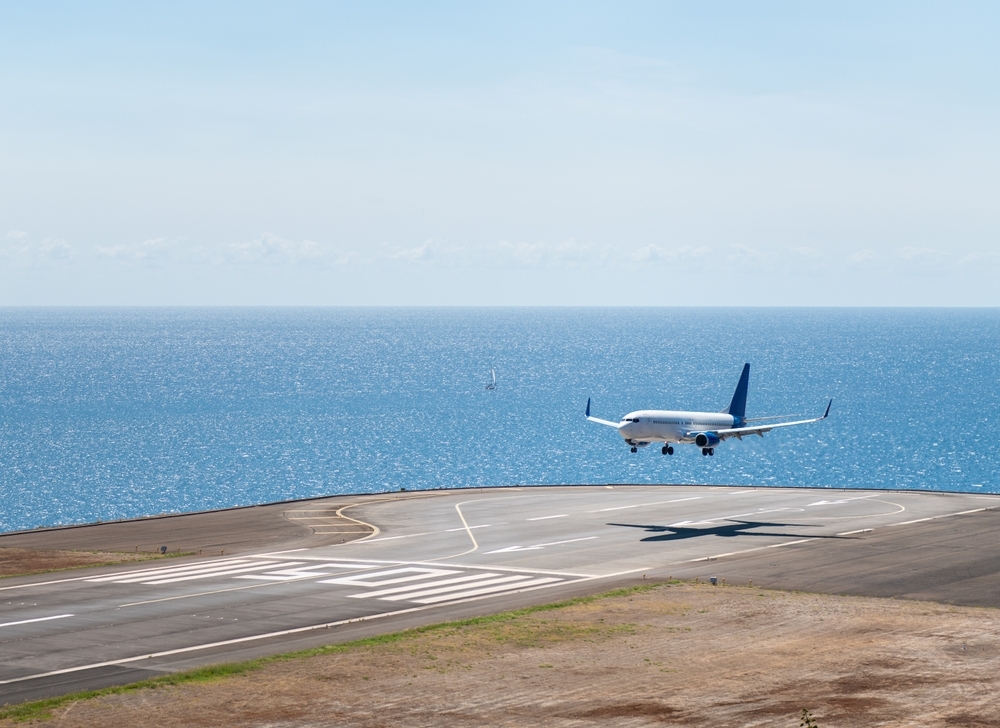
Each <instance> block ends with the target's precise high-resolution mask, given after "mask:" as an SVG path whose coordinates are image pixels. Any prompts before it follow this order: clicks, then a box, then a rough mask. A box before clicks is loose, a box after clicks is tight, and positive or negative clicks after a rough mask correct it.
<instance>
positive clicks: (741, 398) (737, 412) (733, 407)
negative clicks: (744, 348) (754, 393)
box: [722, 362, 750, 420]
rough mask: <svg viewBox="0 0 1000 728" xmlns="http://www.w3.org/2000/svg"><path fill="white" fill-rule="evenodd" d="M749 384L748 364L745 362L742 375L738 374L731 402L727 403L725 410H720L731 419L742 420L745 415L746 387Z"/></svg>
mask: <svg viewBox="0 0 1000 728" xmlns="http://www.w3.org/2000/svg"><path fill="white" fill-rule="evenodd" d="M749 384H750V363H749V362H747V363H746V364H744V365H743V373H742V374H740V383H739V384H737V385H736V391H735V392H733V401H732V402H730V403H729V406H728V407H726V409H724V410H722V411H723V412H726V413H728V414H731V415H732V416H733V417H738V418H739V419H741V420H742V419H743V418H744V417H746V414H747V387H748V386H749Z"/></svg>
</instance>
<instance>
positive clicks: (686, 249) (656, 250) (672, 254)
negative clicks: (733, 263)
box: [628, 243, 712, 263]
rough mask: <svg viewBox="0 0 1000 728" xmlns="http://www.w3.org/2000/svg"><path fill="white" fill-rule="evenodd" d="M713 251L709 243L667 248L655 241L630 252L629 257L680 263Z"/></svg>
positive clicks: (637, 259) (634, 259)
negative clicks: (697, 245)
mask: <svg viewBox="0 0 1000 728" xmlns="http://www.w3.org/2000/svg"><path fill="white" fill-rule="evenodd" d="M711 253H712V248H710V247H708V246H707V245H702V246H699V247H695V246H693V245H681V246H678V247H676V248H665V247H663V246H660V245H656V244H655V243H653V244H650V245H645V246H643V247H641V248H636V249H635V250H633V251H631V252H630V253H629V254H628V258H629V259H630V260H632V261H634V262H636V263H655V262H664V263H679V262H682V261H689V260H697V259H699V258H704V257H706V256H708V255H710V254H711Z"/></svg>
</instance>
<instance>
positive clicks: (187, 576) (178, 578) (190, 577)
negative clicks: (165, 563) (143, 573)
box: [142, 563, 276, 585]
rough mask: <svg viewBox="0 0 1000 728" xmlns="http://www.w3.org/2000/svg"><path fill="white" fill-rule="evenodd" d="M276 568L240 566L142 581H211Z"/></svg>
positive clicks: (154, 582) (266, 565) (156, 583)
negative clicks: (221, 577)
mask: <svg viewBox="0 0 1000 728" xmlns="http://www.w3.org/2000/svg"><path fill="white" fill-rule="evenodd" d="M275 566H276V564H274V563H270V564H259V565H257V566H241V567H239V568H236V569H225V570H223V571H210V572H209V573H207V574H184V575H181V576H174V577H170V578H168V579H155V580H154V581H144V582H142V583H143V584H155V585H159V584H176V583H178V582H181V581H194V580H195V579H211V578H213V577H216V576H229V575H230V574H242V573H244V572H247V571H263V570H264V569H273V568H274V567H275Z"/></svg>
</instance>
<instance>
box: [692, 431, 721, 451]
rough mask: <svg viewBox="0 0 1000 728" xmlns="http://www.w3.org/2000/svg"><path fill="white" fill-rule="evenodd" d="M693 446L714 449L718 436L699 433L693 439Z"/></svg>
mask: <svg viewBox="0 0 1000 728" xmlns="http://www.w3.org/2000/svg"><path fill="white" fill-rule="evenodd" d="M694 444H695V445H697V446H698V447H715V446H716V445H718V444H719V436H718V435H716V434H715V433H714V432H699V433H698V435H697V437H695V438H694Z"/></svg>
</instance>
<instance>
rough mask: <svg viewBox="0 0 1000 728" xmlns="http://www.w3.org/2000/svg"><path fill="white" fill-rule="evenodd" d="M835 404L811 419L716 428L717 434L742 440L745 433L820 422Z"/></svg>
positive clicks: (722, 438) (827, 415) (720, 436)
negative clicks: (820, 415) (726, 428)
mask: <svg viewBox="0 0 1000 728" xmlns="http://www.w3.org/2000/svg"><path fill="white" fill-rule="evenodd" d="M832 406H833V400H832V399H831V400H830V403H829V404H828V405H827V406H826V412H824V413H823V416H822V417H813V418H812V419H810V420H796V421H795V422H780V423H777V424H774V425H756V426H754V427H734V428H733V429H731V430H715V431H714V432H715V434H716V435H718V436H719V439H720V440H725V439H727V438H730V437H735V438H737V439H740V440H742V439H743V436H744V435H760V436H761V437H763V436H764V433H765V432H770V431H771V430H776V429H778V428H779V427H791V426H792V425H808V424H809V423H810V422H819V421H820V420H825V419H826V418H827V417H829V416H830V407H832Z"/></svg>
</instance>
